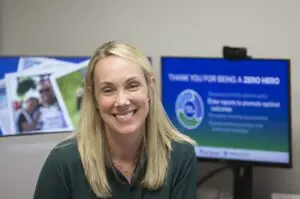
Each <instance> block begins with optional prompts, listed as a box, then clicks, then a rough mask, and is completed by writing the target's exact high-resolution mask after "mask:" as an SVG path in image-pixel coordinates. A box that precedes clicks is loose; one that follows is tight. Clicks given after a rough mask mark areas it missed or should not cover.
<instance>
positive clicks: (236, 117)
mask: <svg viewBox="0 0 300 199" xmlns="http://www.w3.org/2000/svg"><path fill="white" fill-rule="evenodd" d="M161 88H162V103H163V106H164V108H165V111H166V113H167V115H168V117H169V119H170V121H171V122H172V123H173V125H174V126H175V127H176V128H177V129H178V130H179V131H180V132H182V133H184V134H187V135H189V136H190V137H192V138H193V139H195V140H196V141H197V144H198V145H197V146H195V151H196V155H197V157H198V159H199V160H201V161H218V162H226V163H240V164H243V165H245V164H246V165H247V164H248V165H264V166H277V167H286V168H291V167H292V150H291V149H292V147H291V145H292V143H291V91H290V60H289V59H244V60H227V59H223V58H203V57H176V56H163V57H161Z"/></svg>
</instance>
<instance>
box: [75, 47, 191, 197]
mask: <svg viewBox="0 0 300 199" xmlns="http://www.w3.org/2000/svg"><path fill="white" fill-rule="evenodd" d="M108 56H119V57H121V58H124V59H126V60H130V61H133V62H135V63H137V64H138V65H139V66H141V68H142V69H143V71H144V74H145V78H146V81H147V83H148V90H149V92H150V93H149V94H150V104H149V113H148V116H147V119H146V128H147V129H146V143H145V146H146V149H145V150H146V154H147V157H146V158H147V160H146V161H147V170H146V172H145V176H144V177H143V179H142V181H141V186H143V187H145V188H147V189H150V190H156V189H158V188H160V187H161V186H162V185H163V184H164V182H165V179H166V175H167V170H168V161H169V157H170V153H171V151H172V146H171V143H172V141H178V142H188V143H191V144H193V145H196V143H195V141H194V140H192V139H191V138H189V137H188V136H186V135H183V134H181V133H179V132H178V131H177V130H176V129H175V128H174V127H173V125H172V124H171V122H170V121H169V119H168V117H167V115H166V113H165V112H164V109H163V106H162V104H161V101H160V97H159V93H158V91H157V90H156V89H153V87H152V88H150V87H151V86H150V81H151V78H154V71H153V68H152V66H151V63H150V62H149V60H148V58H147V56H144V55H143V54H142V53H141V52H140V51H139V50H138V49H137V48H135V47H134V46H132V45H130V44H127V43H122V42H116V41H113V42H108V43H105V44H103V45H102V46H100V47H99V48H98V49H97V50H96V52H95V53H94V55H93V56H92V58H91V60H90V63H89V66H88V71H87V76H86V80H85V85H84V94H83V101H82V109H81V115H80V122H79V126H78V130H77V132H76V134H75V136H76V138H77V143H78V150H79V153H80V157H81V161H82V164H83V168H84V172H85V176H86V179H87V181H88V183H89V184H90V186H91V188H92V189H93V191H94V192H95V194H96V195H97V196H98V197H111V189H110V186H109V181H108V178H107V173H106V156H107V153H108V146H107V143H106V139H105V135H104V130H103V129H104V128H103V126H104V124H103V121H102V119H101V117H100V114H99V112H98V111H97V103H96V100H95V96H94V82H93V76H94V74H93V73H94V68H95V64H96V62H97V61H98V60H100V59H103V58H105V57H108Z"/></svg>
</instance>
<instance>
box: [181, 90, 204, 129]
mask: <svg viewBox="0 0 300 199" xmlns="http://www.w3.org/2000/svg"><path fill="white" fill-rule="evenodd" d="M175 112H176V117H177V120H178V122H179V123H180V124H181V125H182V126H183V127H184V128H186V129H189V130H192V129H195V128H197V127H198V126H199V125H200V124H201V122H202V120H203V117H204V103H203V100H202V98H201V97H200V95H199V94H198V93H197V92H196V91H194V90H192V89H186V90H183V91H182V92H180V93H179V95H178V96H177V99H176V104H175Z"/></svg>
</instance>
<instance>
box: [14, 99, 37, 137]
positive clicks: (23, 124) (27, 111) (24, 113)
mask: <svg viewBox="0 0 300 199" xmlns="http://www.w3.org/2000/svg"><path fill="white" fill-rule="evenodd" d="M40 116H41V113H40V112H39V99H38V98H36V97H29V98H28V99H25V100H24V107H22V108H20V111H19V112H18V114H17V127H18V130H19V132H26V131H35V130H39V129H40V128H39V126H38V122H39V119H40Z"/></svg>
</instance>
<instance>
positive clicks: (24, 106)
mask: <svg viewBox="0 0 300 199" xmlns="http://www.w3.org/2000/svg"><path fill="white" fill-rule="evenodd" d="M49 78H50V74H32V75H30V76H29V75H26V76H21V75H20V74H19V75H18V74H15V77H11V78H9V79H10V80H9V83H10V84H11V87H10V88H11V92H10V94H9V101H10V102H11V103H12V105H13V106H12V110H11V109H10V110H11V115H12V121H13V131H14V132H15V134H19V133H21V134H25V133H42V132H46V133H47V132H49V133H50V132H57V131H68V130H70V129H71V128H72V127H71V126H70V124H69V123H68V122H67V119H68V115H67V113H66V112H64V111H63V110H62V108H61V104H60V103H59V102H58V100H57V95H56V94H55V92H54V89H53V86H52V84H51V82H50V80H49Z"/></svg>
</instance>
